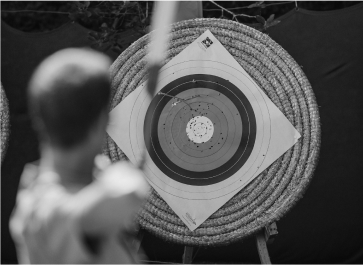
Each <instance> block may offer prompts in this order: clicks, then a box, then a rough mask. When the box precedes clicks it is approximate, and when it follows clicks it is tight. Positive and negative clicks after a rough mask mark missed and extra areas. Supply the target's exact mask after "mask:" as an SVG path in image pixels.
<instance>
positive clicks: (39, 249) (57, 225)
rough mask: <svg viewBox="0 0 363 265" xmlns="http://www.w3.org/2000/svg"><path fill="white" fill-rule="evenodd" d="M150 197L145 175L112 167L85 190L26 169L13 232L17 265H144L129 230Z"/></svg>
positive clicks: (127, 167) (55, 176)
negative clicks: (131, 264) (45, 264)
mask: <svg viewBox="0 0 363 265" xmlns="http://www.w3.org/2000/svg"><path fill="white" fill-rule="evenodd" d="M148 193H149V185H148V184H147V182H146V181H145V179H144V177H143V174H142V173H141V171H139V170H137V169H136V168H134V167H133V166H132V165H130V164H129V163H127V162H120V163H116V164H113V165H112V166H110V167H109V168H108V169H106V170H105V171H103V172H102V174H100V176H99V177H98V179H96V180H95V181H93V182H92V183H91V184H89V185H87V186H86V187H77V186H70V187H65V186H63V185H61V183H60V176H59V175H58V174H57V173H56V172H52V171H43V172H41V171H40V169H39V167H38V166H37V165H35V164H28V165H26V167H25V168H24V172H23V175H22V177H21V181H20V186H19V191H18V195H17V200H16V207H15V209H14V211H13V214H12V216H11V220H10V232H11V234H12V237H13V239H14V242H15V244H16V248H17V255H18V260H19V263H48V264H50V263H68V264H70V263H140V259H139V256H138V255H137V252H136V250H135V248H133V247H132V242H131V241H132V239H133V237H132V235H131V236H130V231H132V229H135V216H136V214H137V211H138V210H139V209H140V207H141V206H142V203H143V202H144V199H145V198H146V197H147V195H148Z"/></svg>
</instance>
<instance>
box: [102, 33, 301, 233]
mask: <svg viewBox="0 0 363 265" xmlns="http://www.w3.org/2000/svg"><path fill="white" fill-rule="evenodd" d="M206 39H208V40H209V41H208V42H205V40H206ZM207 44H208V45H207ZM145 86H146V82H144V83H142V84H141V85H139V86H138V87H137V88H136V89H135V90H134V91H133V92H132V93H130V94H129V95H128V96H127V97H126V98H125V99H124V100H122V102H121V103H120V104H118V105H117V106H116V107H115V108H114V109H113V110H112V111H111V113H110V123H109V126H108V129H107V132H108V133H109V135H110V136H111V137H112V139H113V140H114V141H115V142H116V143H117V145H118V146H119V147H120V149H121V150H122V151H123V152H124V153H125V154H126V155H127V157H128V158H129V159H130V161H131V162H133V163H134V164H138V163H139V162H140V161H141V160H142V159H144V158H145V161H146V162H145V165H144V173H145V175H146V177H147V180H148V181H149V183H150V184H151V185H152V187H153V188H154V189H155V190H156V191H157V192H158V193H159V195H160V196H161V197H162V198H163V199H164V200H165V201H166V202H167V203H168V204H169V206H170V207H171V209H173V210H174V212H175V213H176V214H177V215H178V216H179V217H180V219H181V220H182V221H183V222H184V223H185V224H186V225H187V226H188V228H189V229H190V230H194V229H196V228H197V227H198V226H199V225H200V224H201V223H203V222H204V221H205V220H206V219H207V218H208V217H209V216H210V215H211V214H213V213H214V212H215V211H216V210H218V209H219V208H220V207H221V206H222V205H223V204H225V203H226V202H227V201H228V200H229V199H231V198H232V197H233V196H234V195H235V194H236V193H237V192H238V191H240V190H241V189H242V188H243V187H245V186H246V185H247V184H248V183H249V182H250V181H251V180H252V179H253V178H255V177H256V176H257V175H259V174H260V173H261V172H262V171H263V170H265V169H266V168H267V167H268V166H270V165H271V164H272V163H273V162H274V161H275V160H276V159H277V158H279V157H280V156H281V155H282V154H283V153H285V152H286V151H287V150H288V149H289V148H291V147H292V146H293V145H294V144H295V143H296V142H297V140H298V139H299V137H300V134H299V133H298V132H297V131H296V129H295V128H294V127H293V126H292V125H291V123H290V122H289V121H288V120H287V118H286V117H285V116H284V114H283V113H282V112H281V111H280V110H279V109H278V108H277V107H276V106H275V105H274V104H273V103H272V101H271V100H270V99H269V98H268V97H267V96H266V94H264V93H263V92H262V90H261V88H259V86H258V85H257V84H256V83H255V82H254V81H253V80H252V78H251V77H250V76H249V75H248V74H247V72H246V71H245V70H244V69H243V68H242V67H241V66H240V65H239V64H238V63H237V61H236V60H235V59H234V58H233V57H232V56H231V55H230V54H229V53H228V51H227V50H226V49H225V48H224V47H223V46H222V45H221V43H220V42H219V41H218V40H217V39H216V38H215V37H214V36H213V35H212V34H211V32H210V31H206V32H205V33H203V34H202V35H201V36H200V37H199V38H198V39H196V40H195V41H194V42H193V43H191V44H190V45H189V46H188V47H187V48H185V49H184V50H183V51H182V52H180V53H179V54H178V55H177V56H176V57H174V58H173V59H172V60H171V61H169V62H168V63H167V64H166V65H165V66H164V67H163V68H162V69H161V71H160V74H159V78H158V83H157V86H156V92H155V95H154V97H150V96H149V94H148V92H147V89H146V87H145ZM145 150H146V151H145ZM144 154H145V156H144Z"/></svg>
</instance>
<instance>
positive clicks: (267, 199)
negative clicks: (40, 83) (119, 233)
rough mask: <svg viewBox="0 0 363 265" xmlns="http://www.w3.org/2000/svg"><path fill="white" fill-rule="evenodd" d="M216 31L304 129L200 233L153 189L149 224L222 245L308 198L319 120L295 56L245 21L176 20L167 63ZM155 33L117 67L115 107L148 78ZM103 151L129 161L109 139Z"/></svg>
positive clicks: (145, 212)
mask: <svg viewBox="0 0 363 265" xmlns="http://www.w3.org/2000/svg"><path fill="white" fill-rule="evenodd" d="M206 30H210V31H211V32H212V34H213V35H214V36H215V37H216V38H217V39H218V40H219V42H221V43H222V45H223V46H224V47H225V48H226V49H227V50H228V52H229V53H230V54H231V55H232V56H233V57H234V59H235V60H236V61H237V62H238V63H239V64H240V65H241V66H242V68H244V69H245V70H246V72H247V73H248V74H249V75H250V76H251V77H252V78H253V79H254V81H255V82H256V83H257V84H258V85H259V86H260V87H261V88H262V89H263V91H264V92H265V93H266V95H267V96H268V97H269V98H270V99H271V100H272V102H273V103H274V104H275V105H276V106H277V107H278V109H279V110H280V111H281V112H282V113H283V114H284V115H285V116H286V117H287V119H288V120H289V121H290V122H291V124H292V125H293V126H294V127H295V128H296V130H297V131H298V132H299V133H300V134H301V138H300V139H299V140H298V142H297V143H296V144H295V145H294V146H293V147H292V148H291V149H289V150H288V151H287V152H286V153H285V154H284V155H283V156H281V157H280V158H279V159H277V160H276V161H275V162H274V163H273V164H272V165H271V166H269V167H268V168H267V169H266V170H265V171H263V172H262V173H261V174H260V175H259V176H258V177H256V178H255V179H254V180H253V181H251V183H249V184H248V185H247V186H246V187H245V188H243V189H242V190H241V191H240V192H239V193H237V194H236V195H235V196H234V197H233V198H232V199H231V200H230V201H228V202H227V203H226V204H225V205H224V206H223V207H221V208H220V209H219V210H218V211H216V212H215V213H214V214H213V215H212V216H210V217H209V218H208V219H207V220H206V221H205V222H204V223H203V224H201V225H200V226H199V227H198V228H197V229H196V230H194V231H190V230H189V229H188V228H187V227H186V226H185V224H184V223H183V222H182V221H181V220H180V218H179V217H178V216H177V215H175V213H174V212H173V210H172V209H171V208H170V207H169V206H168V205H167V204H166V203H165V201H164V200H163V199H162V198H161V197H160V196H159V195H158V194H157V193H156V192H155V191H154V190H153V191H152V192H151V195H150V197H149V198H148V201H147V203H146V205H145V206H144V208H143V209H142V210H141V212H140V213H139V217H138V221H139V223H140V225H141V227H143V228H144V229H146V230H148V231H150V232H151V233H154V234H155V235H157V236H159V237H161V238H163V239H165V240H167V241H171V242H174V243H179V244H183V245H189V246H217V245H225V244H229V243H232V242H234V241H237V240H240V239H242V238H245V237H247V236H249V235H251V234H253V233H254V232H256V231H258V230H260V229H262V228H263V227H265V226H266V225H268V224H270V223H272V222H274V221H277V220H278V219H279V218H281V217H282V216H283V215H284V214H285V213H286V212H288V211H289V210H290V209H291V207H292V206H294V204H295V203H296V202H297V201H298V200H299V199H300V198H301V197H302V195H303V193H304V191H305V190H306V188H307V186H308V184H309V182H310V180H311V178H312V175H313V172H314V169H315V167H316V164H317V161H318V155H319V148H320V123H319V113H318V107H317V103H316V100H315V96H314V93H313V91H312V88H311V86H310V83H309V81H308V80H307V78H306V76H305V74H304V73H303V71H302V70H301V68H300V67H299V65H298V64H297V63H296V62H295V60H294V59H293V58H292V57H291V56H290V55H289V54H288V53H287V52H286V51H285V50H284V49H283V48H282V47H281V46H280V45H278V44H277V43H276V42H275V41H273V40H272V39H271V38H270V37H268V36H267V35H266V34H263V33H261V32H259V31H257V30H255V29H253V28H250V27H248V26H246V25H243V24H240V23H236V22H233V21H228V20H222V19H194V20H186V21H181V22H178V23H175V24H173V27H172V32H171V41H170V47H169V49H168V53H167V59H166V60H165V61H164V65H165V64H166V63H168V62H169V61H170V60H171V59H172V58H173V57H175V56H176V55H178V54H179V53H180V52H181V51H182V50H183V49H185V48H186V47H187V46H188V45H189V44H190V43H192V42H193V41H194V40H195V39H196V38H198V37H199V36H200V35H201V34H203V33H204V32H205V31H206ZM148 41H149V35H145V36H144V37H142V38H140V39H139V40H138V41H136V42H135V43H133V44H132V45H131V46H130V47H129V48H127V49H126V50H125V51H124V52H123V53H122V54H121V55H120V56H119V57H118V58H117V59H116V61H115V62H114V63H113V65H112V66H111V69H110V71H111V78H112V95H111V102H110V110H112V109H113V108H115V107H116V106H117V105H118V104H119V103H120V102H121V101H122V100H123V99H124V98H125V97H127V96H128V95H129V94H130V93H131V92H132V91H133V90H135V89H136V88H137V87H138V86H140V85H141V84H142V83H143V82H144V81H146V80H147V77H148V76H147V68H146V57H145V56H146V53H147V47H148ZM104 153H105V154H106V155H108V156H109V157H110V158H111V160H112V161H113V162H116V161H119V160H124V159H127V158H126V156H125V154H124V153H123V152H122V150H120V148H119V147H118V146H117V145H116V144H115V142H114V141H113V140H112V139H111V138H110V137H108V138H107V141H106V145H105V148H104Z"/></svg>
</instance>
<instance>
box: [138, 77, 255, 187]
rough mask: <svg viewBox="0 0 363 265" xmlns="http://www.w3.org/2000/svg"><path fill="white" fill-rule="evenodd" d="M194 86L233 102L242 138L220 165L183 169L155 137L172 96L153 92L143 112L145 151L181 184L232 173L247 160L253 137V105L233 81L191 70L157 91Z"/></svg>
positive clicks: (204, 181) (198, 183) (206, 181)
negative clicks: (169, 156) (241, 130)
mask: <svg viewBox="0 0 363 265" xmlns="http://www.w3.org/2000/svg"><path fill="white" fill-rule="evenodd" d="M195 88H209V89H213V90H215V91H217V92H219V93H223V94H224V95H225V96H226V97H228V98H229V99H230V100H231V101H232V102H233V103H234V105H235V106H236V108H237V110H238V111H239V114H240V115H239V117H240V118H241V121H242V128H243V132H242V139H241V142H240V145H239V147H238V149H237V151H236V152H235V154H234V155H233V156H232V158H231V159H229V160H228V161H227V162H226V163H225V164H223V165H222V166H220V167H218V168H216V169H213V170H209V171H203V172H193V171H189V170H185V169H183V168H181V167H179V166H178V165H176V164H174V163H173V162H172V161H171V160H170V159H169V158H168V157H167V156H166V155H165V154H164V152H163V150H162V148H161V146H160V143H159V137H158V121H159V117H160V114H161V112H162V110H163V108H164V106H165V105H166V104H167V103H168V102H169V101H170V100H172V99H173V98H172V97H167V96H165V95H162V94H158V95H156V96H155V97H154V98H153V99H152V101H151V103H150V105H149V107H148V110H147V112H146V115H145V121H144V140H145V144H146V148H147V150H148V153H149V155H150V157H151V159H152V160H153V162H154V163H155V165H156V166H157V167H158V168H159V169H160V170H161V171H162V172H163V173H164V174H165V175H166V176H168V177H170V178H171V179H173V180H175V181H178V182H180V183H183V184H187V185H193V186H206V185H212V184H216V183H219V182H221V181H223V180H226V179H227V178H229V177H230V176H232V175H233V174H235V173H236V172H237V171H238V170H239V169H240V168H241V167H242V166H243V165H244V164H245V162H246V161H247V159H248V158H249V156H250V154H251V153H252V150H253V147H254V144H255V140H256V117H255V114H254V111H253V108H252V106H251V104H250V102H249V101H248V99H247V98H246V96H245V95H244V94H243V92H242V91H241V90H240V89H238V88H237V87H236V86H235V85H234V84H232V83H231V82H229V81H228V80H225V79H223V78H220V77H218V76H214V75H205V74H195V75H188V76H184V77H180V78H178V79H176V80H174V81H172V82H170V83H169V84H167V85H166V86H164V87H163V88H162V89H161V90H160V92H162V93H165V94H168V95H170V96H176V95H177V94H179V93H181V92H183V91H185V90H188V89H195Z"/></svg>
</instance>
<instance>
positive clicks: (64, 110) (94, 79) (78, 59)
mask: <svg viewBox="0 0 363 265" xmlns="http://www.w3.org/2000/svg"><path fill="white" fill-rule="evenodd" d="M110 64H111V61H110V59H109V58H108V57H107V56H105V55H103V54H101V53H99V52H95V51H91V50H86V49H80V48H69V49H64V50H61V51H58V52H56V53H54V54H52V55H51V56H49V57H48V58H46V59H45V60H44V61H43V62H42V63H41V64H40V65H39V66H38V68H37V69H36V70H35V72H34V74H33V76H32V78H31V80H30V83H29V87H28V103H29V111H30V115H31V119H32V122H33V126H34V128H35V130H36V131H37V132H38V135H39V137H40V141H41V143H43V144H48V145H50V146H52V147H54V148H58V149H64V150H67V149H72V148H74V147H77V146H80V145H82V144H84V143H87V144H90V145H93V147H94V148H95V149H97V148H100V147H101V145H102V139H103V136H104V131H105V128H106V125H107V120H108V112H107V106H108V101H109V97H110V80H109V73H108V69H109V66H110Z"/></svg>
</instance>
